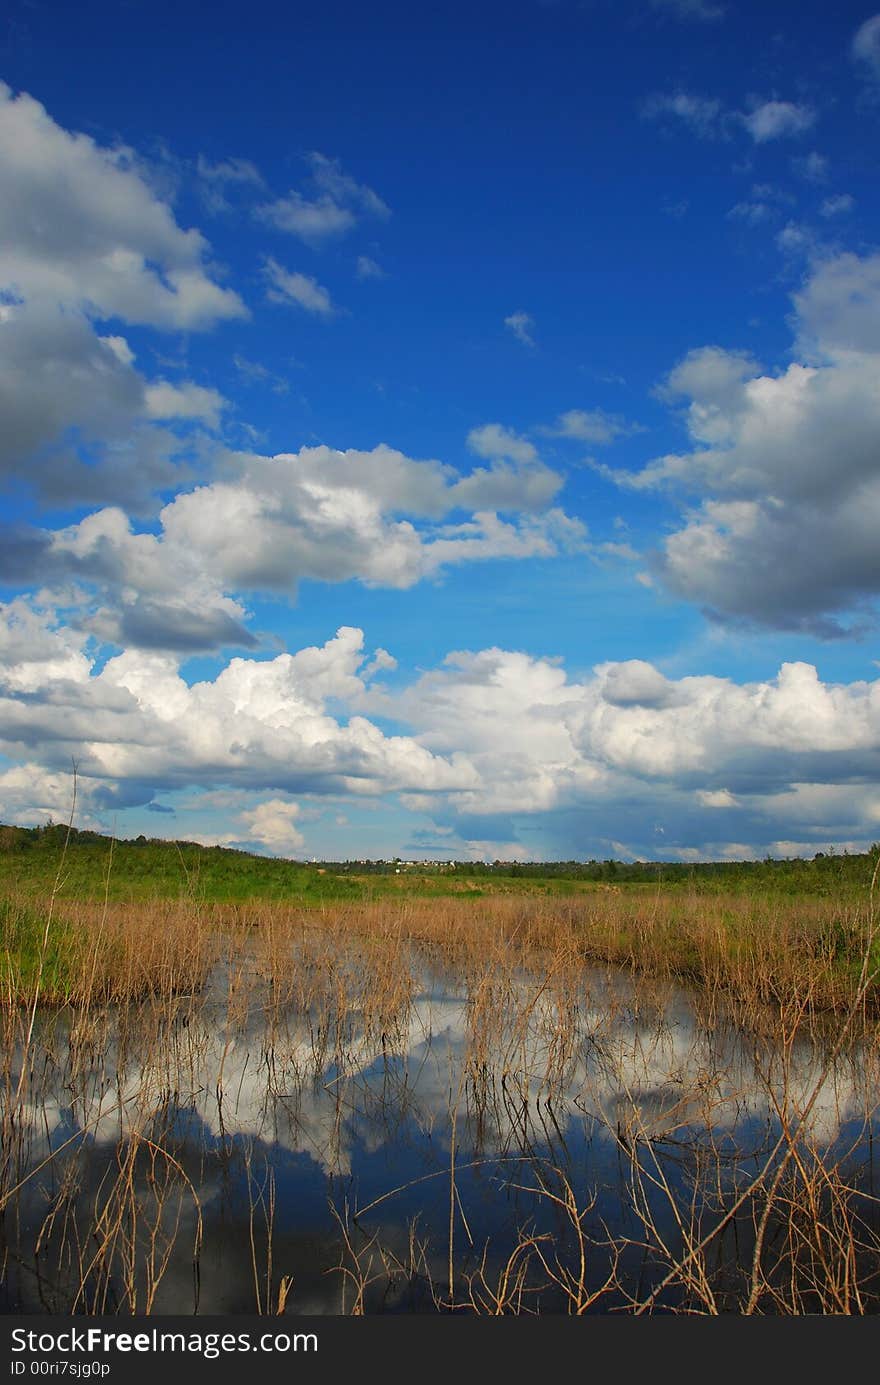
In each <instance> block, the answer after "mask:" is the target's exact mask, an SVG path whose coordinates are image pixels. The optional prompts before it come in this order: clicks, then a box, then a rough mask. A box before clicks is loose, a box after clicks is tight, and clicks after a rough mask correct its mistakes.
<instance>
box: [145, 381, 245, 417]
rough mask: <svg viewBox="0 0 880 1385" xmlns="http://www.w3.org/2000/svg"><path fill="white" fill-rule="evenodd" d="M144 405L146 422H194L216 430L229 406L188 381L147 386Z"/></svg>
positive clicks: (222, 399) (217, 395)
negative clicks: (158, 419)
mask: <svg viewBox="0 0 880 1385" xmlns="http://www.w3.org/2000/svg"><path fill="white" fill-rule="evenodd" d="M145 402H146V406H147V408H146V412H147V416H148V417H149V418H180V419H185V418H191V419H192V418H194V419H199V420H200V421H201V422H202V423H206V424H207V425H208V427H209V428H217V427H218V426H219V423H220V415H221V414H222V412H223V410H224V409H225V408H226V407H227V403H228V401H227V400H225V399H224V398H223V395H222V394H220V393H219V392H218V391H217V390H213V389H206V388H205V386H204V385H195V384H193V382H192V381H191V380H184V381H182V382H181V383H180V384H178V385H173V384H171V383H170V381H168V380H158V381H157V382H156V383H155V384H153V385H148V386H147V388H146V391H145Z"/></svg>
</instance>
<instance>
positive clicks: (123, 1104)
mask: <svg viewBox="0 0 880 1385" xmlns="http://www.w3.org/2000/svg"><path fill="white" fill-rule="evenodd" d="M345 975H346V977H347V980H346V981H345V983H344V984H343V983H342V982H339V981H338V978H337V983H336V984H335V989H334V988H333V987H329V986H325V987H324V989H323V991H322V990H321V988H320V987H319V988H318V990H316V991H313V993H312V995H311V998H310V999H308V1000H307V1001H304V1000H303V997H302V996H301V995H300V996H297V997H292V998H291V999H290V1001H289V1002H286V1001H284V1000H281V1001H279V998H278V993H277V989H276V990H275V991H271V988H268V987H267V986H266V985H265V984H264V983H263V982H261V981H259V980H252V982H251V983H250V984H245V985H243V984H242V979H241V976H238V977H237V978H234V977H233V976H232V974H231V973H230V971H229V970H228V969H225V968H219V969H218V970H217V972H216V973H215V975H214V976H213V978H212V982H211V985H210V986H209V988H208V992H207V994H206V996H204V997H200V998H193V997H179V998H178V999H177V1001H176V1002H175V1004H174V1005H173V1006H172V1007H168V1006H164V1007H156V1006H153V1005H150V1004H149V1003H144V1004H143V1005H141V1006H137V1007H129V1008H128V1009H127V1010H126V1011H125V1012H122V1013H118V1012H114V1011H112V1010H106V1011H103V1012H101V1013H99V1014H93V1015H87V1016H82V1015H80V1016H77V1015H74V1014H72V1013H71V1012H69V1011H58V1012H54V1013H46V1014H43V1015H41V1016H40V1017H39V1022H38V1026H37V1031H36V1039H35V1043H34V1045H33V1051H32V1060H31V1064H30V1066H29V1074H30V1075H29V1077H28V1081H27V1087H26V1091H25V1101H24V1104H23V1106H22V1107H21V1109H20V1110H19V1111H18V1114H17V1117H16V1121H15V1128H14V1130H12V1128H11V1127H9V1125H8V1123H7V1130H8V1139H7V1153H8V1155H9V1156H10V1161H11V1162H10V1165H9V1167H8V1169H7V1174H6V1184H7V1187H9V1186H10V1185H13V1184H15V1183H17V1182H19V1181H21V1180H24V1181H23V1183H22V1186H21V1188H20V1190H19V1191H18V1192H17V1193H16V1194H15V1195H14V1196H13V1197H12V1198H11V1199H10V1201H9V1202H8V1204H7V1208H6V1212H5V1216H4V1220H3V1253H4V1259H3V1280H2V1289H0V1302H2V1307H3V1309H4V1310H5V1311H7V1312H10V1311H16V1312H22V1311H24V1312H41V1311H48V1312H86V1311H105V1312H116V1311H121V1312H125V1313H129V1312H134V1311H136V1312H144V1311H152V1312H155V1313H160V1314H161V1313H189V1312H199V1313H205V1314H207V1313H212V1314H213V1313H241V1312H253V1311H254V1310H255V1309H258V1310H263V1311H265V1310H267V1309H270V1310H274V1309H275V1308H277V1306H278V1300H279V1293H280V1294H281V1296H282V1298H283V1297H284V1296H285V1292H286V1310H287V1311H288V1312H290V1313H309V1314H314V1313H341V1312H350V1311H352V1310H353V1309H354V1310H359V1309H363V1310H365V1311H369V1312H377V1311H385V1312H405V1311H417V1312H436V1311H453V1310H454V1311H468V1310H470V1311H473V1310H474V1309H475V1308H478V1309H480V1310H481V1311H489V1310H491V1309H492V1308H493V1306H496V1305H497V1304H498V1301H499V1298H500V1299H501V1302H502V1306H503V1307H504V1308H505V1309H506V1310H507V1311H523V1310H529V1311H541V1312H543V1313H552V1312H565V1311H571V1310H572V1309H580V1310H582V1311H583V1310H586V1311H596V1312H601V1311H607V1310H608V1309H610V1308H613V1307H616V1308H618V1309H619V1308H621V1307H626V1306H627V1305H628V1304H631V1303H632V1302H633V1301H638V1302H644V1301H645V1300H646V1299H647V1298H648V1297H649V1295H650V1294H651V1292H652V1291H653V1290H657V1289H658V1286H660V1285H662V1283H663V1281H664V1280H665V1279H666V1278H667V1277H668V1274H669V1269H670V1265H671V1264H672V1263H673V1262H674V1261H675V1259H676V1258H678V1259H681V1257H682V1255H683V1254H684V1252H685V1250H686V1249H687V1248H688V1246H690V1245H693V1244H695V1243H696V1242H698V1241H699V1240H700V1239H701V1238H702V1237H703V1236H704V1235H706V1234H707V1233H708V1232H709V1231H710V1230H711V1228H712V1227H713V1226H714V1225H717V1224H718V1223H719V1222H720V1221H721V1220H722V1219H723V1218H724V1217H725V1216H726V1215H727V1216H728V1217H729V1219H728V1220H727V1221H726V1223H725V1226H724V1228H723V1231H722V1232H720V1233H719V1234H718V1235H717V1236H715V1237H714V1238H712V1240H711V1241H710V1244H709V1249H708V1251H707V1254H706V1257H705V1260H706V1266H707V1268H706V1273H707V1274H709V1275H710V1278H711V1284H710V1285H709V1289H708V1292H709V1293H711V1295H713V1296H714V1301H715V1303H716V1306H719V1307H721V1308H722V1309H724V1308H725V1307H726V1308H729V1309H733V1308H735V1307H736V1306H737V1305H738V1304H739V1302H740V1298H741V1295H742V1293H743V1287H744V1285H745V1284H746V1280H747V1277H748V1270H749V1266H750V1262H751V1255H752V1249H753V1245H754V1236H755V1224H756V1214H755V1207H756V1206H758V1209H759V1210H760V1203H759V1200H758V1199H752V1200H747V1201H746V1202H745V1203H744V1205H743V1207H742V1208H740V1209H739V1211H735V1212H733V1213H731V1209H732V1208H733V1206H734V1203H735V1202H736V1199H737V1198H738V1196H739V1195H740V1194H741V1193H742V1192H743V1191H744V1190H745V1189H746V1188H747V1186H748V1185H749V1183H750V1182H751V1181H752V1180H754V1179H755V1178H756V1176H757V1174H758V1173H759V1171H760V1170H762V1169H764V1168H765V1167H769V1169H770V1171H771V1173H772V1171H773V1170H774V1169H775V1168H777V1167H778V1164H779V1158H780V1157H781V1154H780V1152H777V1153H776V1154H775V1155H774V1148H775V1146H776V1145H777V1142H778V1141H779V1137H780V1132H781V1130H782V1122H783V1121H788V1122H790V1124H791V1128H792V1129H793V1130H796V1131H797V1132H798V1149H799V1151H800V1154H799V1157H801V1158H802V1159H803V1161H804V1165H805V1168H807V1169H809V1168H812V1167H814V1163H811V1161H815V1160H816V1159H817V1158H821V1160H822V1161H823V1163H824V1165H825V1166H826V1168H828V1169H832V1168H834V1169H836V1172H837V1174H838V1175H839V1179H844V1180H846V1182H847V1184H848V1185H851V1186H852V1187H853V1188H855V1189H857V1190H858V1194H857V1195H849V1196H850V1203H849V1204H848V1205H850V1207H851V1209H852V1208H855V1209H856V1210H857V1211H858V1212H859V1213H860V1214H861V1215H863V1216H864V1218H865V1227H864V1228H863V1231H862V1232H861V1233H860V1235H861V1238H862V1239H863V1240H866V1241H867V1240H870V1238H871V1237H872V1236H873V1235H874V1234H875V1227H874V1225H873V1212H872V1204H871V1203H870V1201H869V1200H868V1197H869V1196H870V1195H871V1194H872V1193H873V1179H874V1176H875V1173H876V1156H875V1152H874V1136H875V1133H876V1130H877V1117H876V1113H875V1111H874V1097H873V1093H874V1091H875V1090H876V1088H877V1082H876V1055H875V1051H874V1048H873V1046H871V1045H865V1044H862V1045H860V1046H855V1047H850V1048H849V1049H848V1051H847V1053H846V1056H845V1057H838V1058H837V1060H836V1061H833V1062H829V1051H830V1048H831V1044H832V1042H833V1032H830V1033H828V1034H817V1035H813V1036H807V1035H801V1036H800V1037H799V1038H798V1039H797V1040H796V1041H795V1042H792V1043H790V1044H789V1045H785V1044H784V1043H782V1042H780V1040H779V1037H778V1035H775V1036H774V1032H773V1030H772V1027H771V1028H770V1029H769V1030H768V1029H767V1028H766V1027H762V1026H760V1025H758V1026H755V1025H753V1024H752V1023H751V1022H750V1023H746V1021H745V1019H744V1017H743V1016H742V1015H737V1013H736V1012H735V1010H734V1009H733V1008H732V1007H727V1008H725V1007H718V1006H715V1007H713V1008H712V1009H711V1010H710V1011H708V1012H707V1005H706V1002H705V999H704V998H703V999H701V997H700V996H699V995H698V994H697V993H695V992H689V991H688V990H687V989H684V988H682V987H678V986H672V985H665V986H659V985H653V986H650V985H646V984H644V983H637V982H635V981H634V980H633V979H632V978H629V977H627V976H623V975H620V974H615V973H613V972H607V973H606V972H601V971H596V970H588V969H582V970H576V969H571V968H569V969H568V970H567V971H566V972H565V974H564V975H561V974H559V975H556V974H554V975H550V976H548V975H547V974H546V973H543V972H542V971H541V969H540V967H536V968H535V969H533V970H519V971H516V972H508V973H506V974H503V973H498V972H492V971H491V970H484V971H483V972H480V971H479V969H477V971H474V969H473V968H471V969H469V970H467V969H465V968H462V969H461V971H460V972H458V973H457V972H456V971H454V970H449V969H448V968H443V967H440V966H438V965H432V964H431V963H430V961H428V960H426V959H425V958H424V957H423V956H413V958H412V959H411V962H410V978H411V980H410V990H409V992H408V994H406V995H404V996H403V998H402V999H401V1000H400V1002H399V1003H397V1004H396V1005H391V1006H389V1005H387V1004H386V1005H384V1007H381V1008H380V1010H379V1011H377V1010H375V1009H374V1008H373V1007H372V1005H371V1001H372V998H373V996H374V986H373V981H372V979H371V977H370V975H369V973H368V972H367V973H363V974H359V973H358V972H357V968H356V967H354V968H350V969H349V970H348V972H346V973H345ZM331 993H332V994H331ZM19 1062H20V1055H19ZM18 1076H19V1070H15V1071H14V1073H13V1085H14V1083H15V1082H17V1080H18ZM7 1101H8V1095H7ZM808 1104H809V1114H808V1117H807V1119H806V1121H805V1122H804V1123H803V1124H801V1123H800V1118H801V1115H802V1113H803V1112H804V1109H805V1107H807V1105H808ZM785 1148H787V1146H785V1145H783V1151H782V1152H784V1150H785ZM839 1179H838V1181H839ZM832 1182H833V1180H832ZM836 1186H837V1185H836V1184H834V1187H832V1184H830V1183H828V1180H827V1179H826V1180H825V1185H823V1187H822V1188H821V1189H820V1193H819V1196H820V1197H821V1198H826V1199H828V1198H830V1204H829V1206H830V1208H831V1210H830V1212H829V1214H828V1215H829V1217H830V1216H832V1214H833V1213H834V1207H835V1205H836V1204H835V1201H834V1188H836ZM786 1189H788V1183H787V1181H786V1182H783V1184H782V1185H781V1192H782V1193H785V1192H786ZM785 1225H786V1221H785V1217H783V1216H782V1211H781V1210H780V1209H777V1210H776V1211H774V1215H773V1217H772V1218H771V1219H770V1222H769V1228H768V1230H769V1235H768V1252H767V1253H768V1257H769V1262H770V1264H771V1269H770V1271H768V1278H769V1279H770V1280H771V1281H772V1279H773V1275H774V1274H777V1275H778V1276H781V1277H783V1278H784V1275H785V1273H786V1272H787V1271H786V1265H787V1263H788V1262H787V1261H786V1259H785V1257H786V1255H787V1254H791V1253H792V1251H791V1247H792V1246H794V1245H795V1244H799V1242H798V1241H797V1237H795V1238H794V1239H793V1238H792V1235H791V1233H790V1231H789V1233H786V1232H785ZM786 1236H787V1239H786ZM689 1238H690V1239H689ZM786 1247H788V1249H786ZM798 1253H800V1252H798ZM803 1254H804V1255H805V1256H806V1258H807V1260H808V1261H810V1265H811V1266H812V1268H810V1269H809V1275H812V1278H813V1279H815V1277H816V1271H815V1266H814V1265H813V1261H814V1260H815V1254H814V1253H813V1252H811V1251H810V1250H809V1248H808V1247H805V1248H804V1250H803ZM811 1255H812V1260H810V1257H811ZM774 1256H775V1257H776V1259H775V1260H774V1258H773V1257H774ZM857 1258H858V1257H857ZM820 1259H821V1256H820ZM867 1259H868V1256H867V1254H866V1263H867ZM450 1261H451V1269H450ZM777 1262H778V1264H777ZM773 1265H777V1268H776V1269H775V1270H774V1269H773V1268H772V1266H773ZM866 1274H869V1271H866ZM603 1286H606V1287H605V1288H604V1289H603ZM869 1287H870V1286H869ZM873 1291H874V1292H876V1287H875V1288H874V1290H873ZM706 1292H707V1291H706V1290H705V1289H704V1288H703V1287H702V1286H701V1284H697V1285H696V1286H695V1285H694V1284H690V1285H688V1284H683V1283H682V1282H681V1276H678V1277H677V1278H676V1277H673V1280H672V1282H670V1283H669V1284H668V1285H667V1286H666V1287H665V1288H663V1289H662V1291H660V1292H659V1293H658V1297H657V1300H656V1306H657V1307H659V1308H661V1309H663V1308H666V1309H669V1308H675V1307H678V1306H682V1305H685V1306H693V1304H694V1303H695V1301H698V1302H697V1306H699V1307H705V1302H706ZM803 1292H804V1294H805V1295H806V1297H805V1299H804V1306H805V1307H806V1308H807V1309H810V1308H812V1307H815V1306H816V1305H817V1304H818V1302H819V1300H818V1299H816V1300H815V1302H814V1300H813V1299H811V1298H810V1294H811V1293H816V1292H819V1291H818V1290H812V1289H810V1288H809V1284H808V1285H807V1288H805V1289H804V1291H803ZM594 1295H595V1296H596V1297H595V1299H594V1300H593V1296H594ZM695 1295H696V1300H695ZM738 1296H739V1297H738ZM868 1304H869V1305H870V1295H869V1299H868Z"/></svg>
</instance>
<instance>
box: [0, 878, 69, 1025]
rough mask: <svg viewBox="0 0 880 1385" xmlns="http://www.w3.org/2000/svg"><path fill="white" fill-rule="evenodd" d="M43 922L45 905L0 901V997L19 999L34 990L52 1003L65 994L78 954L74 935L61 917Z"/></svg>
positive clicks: (62, 997)
mask: <svg viewBox="0 0 880 1385" xmlns="http://www.w3.org/2000/svg"><path fill="white" fill-rule="evenodd" d="M46 925H47V911H46V909H45V908H41V909H36V908H31V907H29V905H27V904H24V903H22V902H21V901H20V900H14V899H7V900H4V901H2V902H0V998H3V999H5V998H6V997H7V996H12V997H13V998H15V999H19V998H21V997H22V996H31V995H33V994H34V992H35V991H36V990H37V989H39V992H40V994H41V995H42V996H43V997H45V998H46V999H48V1000H50V1001H53V1002H58V1001H62V1000H66V999H67V997H68V996H69V994H70V990H71V986H72V984H73V977H74V975H75V970H76V962H77V955H78V946H77V939H76V935H75V932H74V930H73V929H72V928H71V926H70V924H69V923H68V922H67V921H66V920H64V919H59V918H53V919H52V923H51V927H49V928H47V926H46ZM41 956H42V963H41Z"/></svg>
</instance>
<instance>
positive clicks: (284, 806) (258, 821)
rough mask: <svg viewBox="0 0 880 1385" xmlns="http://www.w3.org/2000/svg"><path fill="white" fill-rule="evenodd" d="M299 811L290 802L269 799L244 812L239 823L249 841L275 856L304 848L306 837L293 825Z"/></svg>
mask: <svg viewBox="0 0 880 1385" xmlns="http://www.w3.org/2000/svg"><path fill="white" fill-rule="evenodd" d="M301 811H302V809H301V808H300V806H299V804H298V803H290V802H288V801H287V800H285V799H283V798H270V799H267V800H266V802H265V803H258V804H257V806H256V807H255V808H250V809H248V810H247V811H245V812H243V813H242V814H241V815H240V817H241V821H242V822H243V823H244V824H245V825H246V827H247V835H248V837H249V838H250V839H251V841H255V842H259V844H260V845H261V846H266V847H269V849H270V850H271V851H272V852H274V853H275V854H276V855H281V854H283V853H285V852H289V851H298V850H299V848H300V847H302V846H304V845H305V837H304V836H303V834H302V832H300V830H299V828H298V827H295V826H294V823H295V820H296V819H297V818H298V817H299V815H300V813H301Z"/></svg>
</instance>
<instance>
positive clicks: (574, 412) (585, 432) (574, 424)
mask: <svg viewBox="0 0 880 1385" xmlns="http://www.w3.org/2000/svg"><path fill="white" fill-rule="evenodd" d="M545 431H546V432H547V433H548V434H549V435H550V436H551V437H557V438H574V439H576V440H577V441H578V442H589V443H594V444H596V445H597V446H601V445H603V444H604V443H611V442H614V441H615V439H616V438H619V437H626V436H627V435H628V434H631V433H634V432H637V431H639V430H638V428H637V427H636V426H634V425H633V424H631V423H627V421H626V419H625V418H620V416H619V415H618V414H609V413H606V412H605V410H604V409H569V410H568V411H567V412H566V413H564V414H560V415H559V417H558V419H557V420H556V422H555V424H554V425H553V426H552V427H551V428H547V429H546V430H545Z"/></svg>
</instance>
